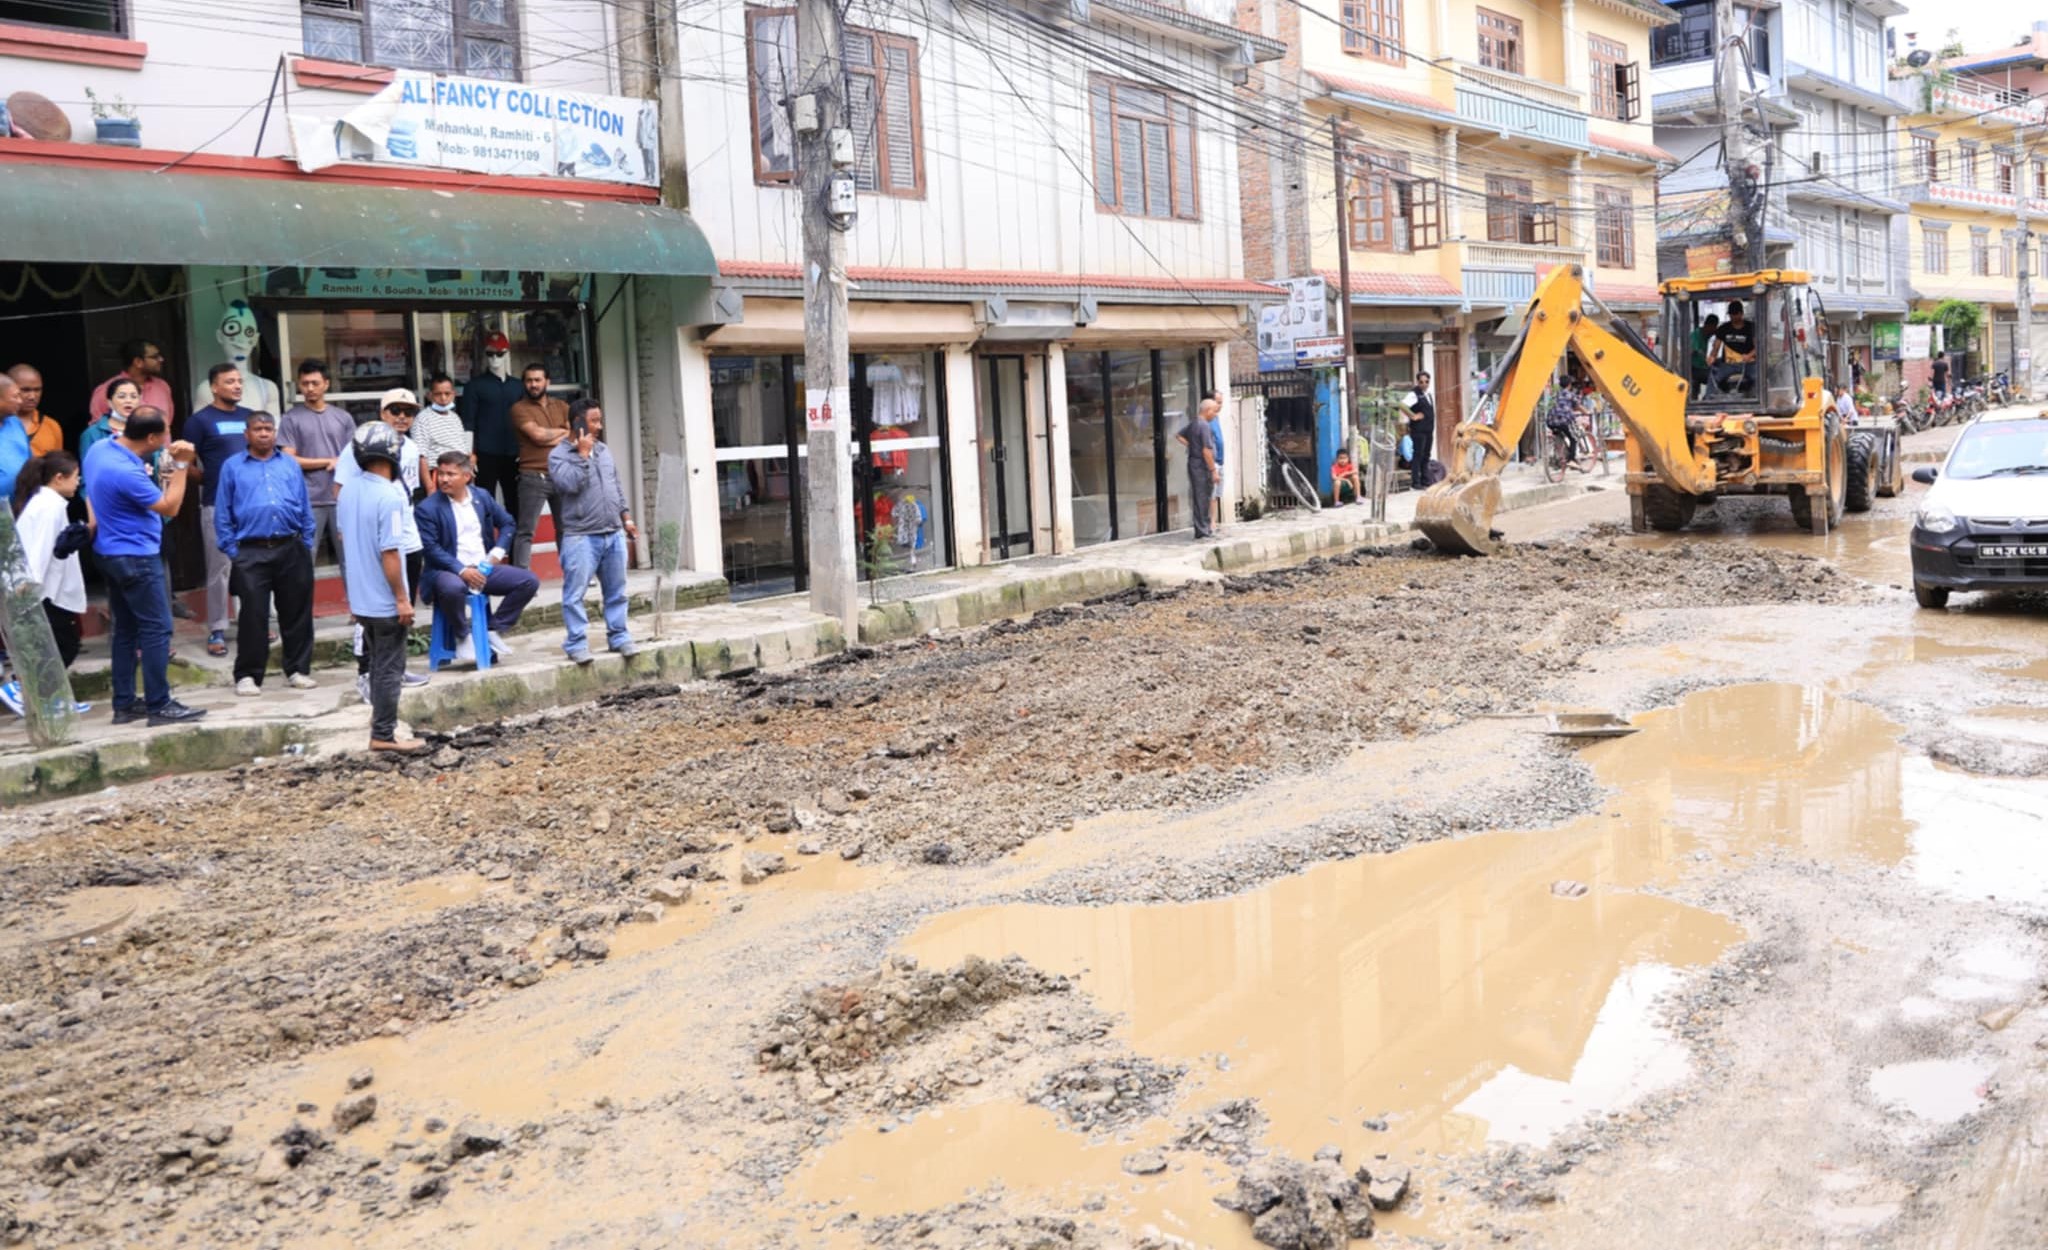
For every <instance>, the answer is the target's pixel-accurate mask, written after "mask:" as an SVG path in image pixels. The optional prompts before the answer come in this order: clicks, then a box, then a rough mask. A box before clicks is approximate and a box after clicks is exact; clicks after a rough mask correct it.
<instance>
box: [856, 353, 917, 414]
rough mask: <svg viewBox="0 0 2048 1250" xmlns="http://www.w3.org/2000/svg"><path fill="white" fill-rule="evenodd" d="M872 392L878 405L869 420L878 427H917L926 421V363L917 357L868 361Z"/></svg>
mask: <svg viewBox="0 0 2048 1250" xmlns="http://www.w3.org/2000/svg"><path fill="white" fill-rule="evenodd" d="M868 390H869V392H870V393H871V394H872V395H873V398H874V403H873V406H872V411H871V413H870V414H869V417H868V419H869V421H870V422H871V423H872V424H874V425H878V426H898V425H916V424H917V423H918V422H919V421H922V420H924V361H923V360H922V359H921V358H919V357H917V356H877V357H875V358H874V359H873V360H871V361H869V362H868Z"/></svg>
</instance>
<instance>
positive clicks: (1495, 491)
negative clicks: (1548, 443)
mask: <svg viewBox="0 0 2048 1250" xmlns="http://www.w3.org/2000/svg"><path fill="white" fill-rule="evenodd" d="M1499 510H1500V479H1499V478H1498V477H1494V476H1491V475H1488V476H1486V477H1470V478H1466V479H1465V480H1464V481H1462V482H1461V481H1444V482H1438V483H1437V484H1436V485H1434V486H1432V487H1430V488H1429V489H1428V490H1426V491H1424V492H1422V498H1420V499H1418V500H1416V501H1415V528H1417V529H1419V530H1421V531H1422V533H1423V535H1424V537H1426V538H1428V539H1429V541H1430V542H1432V543H1435V544H1436V546H1437V549H1438V550H1440V551H1448V552H1450V553H1451V554H1452V555H1465V556H1484V555H1492V554H1493V548H1494V540H1493V514H1494V513H1495V512H1498V511H1499Z"/></svg>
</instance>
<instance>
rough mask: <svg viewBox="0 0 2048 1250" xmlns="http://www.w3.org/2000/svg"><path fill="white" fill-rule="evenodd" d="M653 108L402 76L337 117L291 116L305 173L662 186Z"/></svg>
mask: <svg viewBox="0 0 2048 1250" xmlns="http://www.w3.org/2000/svg"><path fill="white" fill-rule="evenodd" d="M655 110H656V106H655V103H654V101H652V100H636V99H632V98H630V97H627V96H608V95H591V94H588V93H586V92H581V91H558V90H555V89H554V88H551V87H539V86H529V85H527V84H524V83H511V82H496V81H492V80H488V79H482V78H455V77H449V76H446V75H441V74H423V73H416V72H413V71H410V70H400V71H398V72H397V73H395V74H394V75H393V76H392V80H391V85H390V86H388V87H385V88H384V89H383V90H382V91H379V92H378V93H377V94H376V95H374V96H372V97H370V98H369V99H368V100H366V101H364V102H363V103H362V104H360V105H358V106H356V107H355V108H352V109H350V110H349V111H348V112H346V113H344V114H342V115H341V116H340V117H339V118H333V117H318V116H304V115H299V116H294V117H292V118H291V134H292V148H293V151H294V152H295V153H296V155H297V157H298V163H299V168H300V169H303V170H305V171H306V172H308V173H312V172H314V171H316V170H321V169H325V168H327V167H328V166H330V165H335V164H339V163H341V162H343V161H366V162H376V163H380V164H390V165H423V166H429V167H434V168H439V169H460V170H469V171H473V172H476V173H484V174H503V175H509V176H517V177H523V178H588V179H593V180H595V181H599V182H625V183H633V184H636V185H639V186H646V187H652V186H659V185H660V183H661V169H660V161H659V155H658V153H659V147H660V144H659V141H658V138H657V132H658V127H659V123H658V120H657V115H656V111H655Z"/></svg>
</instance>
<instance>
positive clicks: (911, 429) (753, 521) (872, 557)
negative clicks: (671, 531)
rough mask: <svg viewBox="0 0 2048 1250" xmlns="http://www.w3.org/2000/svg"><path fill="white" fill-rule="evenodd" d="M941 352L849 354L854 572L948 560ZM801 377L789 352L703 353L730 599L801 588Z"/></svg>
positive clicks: (805, 574) (884, 571) (804, 581)
mask: <svg viewBox="0 0 2048 1250" xmlns="http://www.w3.org/2000/svg"><path fill="white" fill-rule="evenodd" d="M943 361H944V357H943V355H942V354H941V353H938V352H917V351H912V352H889V353H881V354H874V355H865V354H862V355H856V356H854V358H853V374H852V383H851V387H850V389H851V392H852V395H851V398H852V401H853V436H854V448H855V459H854V475H853V497H854V534H855V541H856V542H857V544H858V547H859V556H860V560H861V568H862V576H863V578H864V579H865V578H868V577H877V576H878V577H889V576H894V575H897V574H901V573H914V572H919V571H922V570H925V569H933V568H943V567H945V566H947V565H949V564H951V563H952V559H953V547H952V542H953V536H952V525H951V516H952V514H951V512H950V504H949V502H948V499H949V494H950V492H949V490H948V486H949V483H948V480H947V476H946V474H947V463H946V440H945V425H946V396H945V375H944V371H943V370H944V364H943ZM803 376H804V371H803V358H802V357H801V356H796V355H787V356H714V357H712V360H711V407H712V432H713V435H714V444H715V446H716V452H715V455H716V459H717V464H718V514H719V522H720V524H719V529H720V534H719V537H720V542H721V544H722V547H723V556H724V561H725V575H726V580H727V581H728V582H729V583H730V584H731V586H732V594H733V598H735V599H752V598H759V597H762V596H765V595H776V594H789V593H793V592H795V591H799V590H806V589H808V588H809V586H810V578H809V568H808V565H807V563H806V559H805V548H804V465H805V459H806V457H807V455H808V452H807V450H806V448H805V445H804V444H805V436H804V432H803Z"/></svg>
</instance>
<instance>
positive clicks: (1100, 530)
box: [1067, 348, 1228, 547]
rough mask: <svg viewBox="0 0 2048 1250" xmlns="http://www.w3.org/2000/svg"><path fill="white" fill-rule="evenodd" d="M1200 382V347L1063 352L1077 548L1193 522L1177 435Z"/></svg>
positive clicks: (1205, 362)
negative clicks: (1065, 353)
mask: <svg viewBox="0 0 2048 1250" xmlns="http://www.w3.org/2000/svg"><path fill="white" fill-rule="evenodd" d="M1208 378H1209V352H1208V350H1207V349H1206V348H1155V349H1151V350H1145V349H1139V350H1134V351H1106V352H1069V353H1067V425H1068V446H1069V458H1070V461H1071V467H1072V472H1073V489H1074V542H1075V544H1076V545H1077V546H1083V547H1086V546H1090V545H1092V544H1095V543H1102V542H1109V541H1111V540H1112V539H1118V538H1137V537H1141V536H1143V535H1146V534H1157V533H1160V532H1162V531H1163V530H1172V529H1185V528H1187V527H1189V526H1191V525H1193V524H1194V515H1193V512H1192V511H1191V509H1190V505H1189V493H1188V470H1187V448H1186V447H1185V446H1184V445H1182V443H1181V441H1180V439H1179V437H1178V435H1179V434H1180V431H1181V430H1182V429H1183V428H1184V427H1185V426H1186V425H1187V423H1188V420H1189V419H1190V418H1191V417H1192V416H1193V414H1194V413H1195V411H1196V410H1197V409H1198V407H1199V405H1200V403H1201V397H1202V392H1203V391H1204V390H1206V389H1207V388H1208V385H1209V382H1208ZM1225 454H1226V456H1227V455H1228V448H1226V449H1225Z"/></svg>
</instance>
